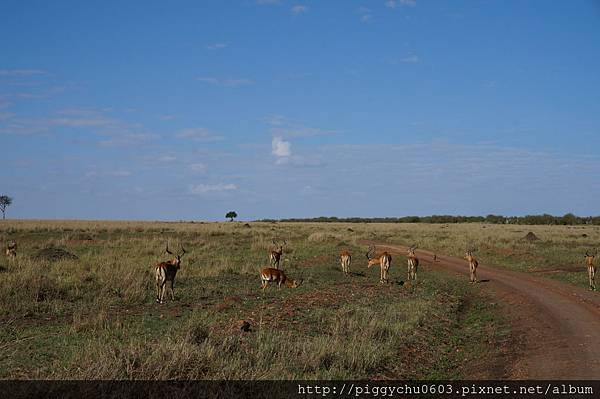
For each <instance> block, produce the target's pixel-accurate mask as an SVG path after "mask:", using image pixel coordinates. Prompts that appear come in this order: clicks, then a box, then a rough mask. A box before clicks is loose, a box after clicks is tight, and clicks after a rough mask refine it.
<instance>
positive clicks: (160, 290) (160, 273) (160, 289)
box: [155, 243, 185, 303]
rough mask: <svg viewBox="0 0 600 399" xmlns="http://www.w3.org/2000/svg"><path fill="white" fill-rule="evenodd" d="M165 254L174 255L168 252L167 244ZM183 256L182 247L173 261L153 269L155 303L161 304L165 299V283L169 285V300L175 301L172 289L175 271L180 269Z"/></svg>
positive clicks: (183, 250) (162, 263) (160, 264)
mask: <svg viewBox="0 0 600 399" xmlns="http://www.w3.org/2000/svg"><path fill="white" fill-rule="evenodd" d="M166 251H167V253H168V254H170V255H175V254H173V252H171V251H169V244H168V243H167V249H166ZM184 254H185V249H184V248H183V245H182V246H181V254H177V255H175V259H172V260H168V261H166V262H160V263H159V264H157V265H156V267H155V277H156V302H158V303H163V299H164V297H165V291H166V290H167V282H170V283H171V299H172V300H175V292H174V291H173V287H174V285H175V276H176V275H177V271H178V270H179V268H180V267H181V257H182V256H183V255H184Z"/></svg>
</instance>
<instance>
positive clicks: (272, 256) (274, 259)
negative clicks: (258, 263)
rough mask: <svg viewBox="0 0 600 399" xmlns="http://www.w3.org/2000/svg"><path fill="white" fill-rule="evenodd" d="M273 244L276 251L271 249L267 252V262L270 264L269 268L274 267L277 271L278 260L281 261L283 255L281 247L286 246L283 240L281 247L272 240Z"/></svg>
mask: <svg viewBox="0 0 600 399" xmlns="http://www.w3.org/2000/svg"><path fill="white" fill-rule="evenodd" d="M273 244H274V245H275V247H278V248H276V249H272V250H271V251H270V252H269V261H270V262H271V266H275V268H276V269H279V260H280V259H281V255H282V254H283V247H284V246H285V245H286V242H285V240H283V245H279V246H278V245H277V243H276V242H275V239H273Z"/></svg>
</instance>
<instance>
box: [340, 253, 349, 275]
mask: <svg viewBox="0 0 600 399" xmlns="http://www.w3.org/2000/svg"><path fill="white" fill-rule="evenodd" d="M351 262H352V255H351V254H350V252H348V251H346V250H344V251H342V252H340V264H341V265H342V271H343V272H344V273H345V274H350V263H351Z"/></svg>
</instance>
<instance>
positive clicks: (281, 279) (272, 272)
mask: <svg viewBox="0 0 600 399" xmlns="http://www.w3.org/2000/svg"><path fill="white" fill-rule="evenodd" d="M302 281H303V280H302V279H300V280H291V279H288V277H287V276H286V275H285V273H284V272H283V270H279V269H273V268H272V267H265V268H264V269H262V270H261V272H260V282H261V286H262V289H263V290H264V289H265V288H267V286H268V285H269V284H270V283H276V284H277V288H278V289H281V285H282V284H284V285H285V286H286V287H288V288H297V287H300V285H301V284H302Z"/></svg>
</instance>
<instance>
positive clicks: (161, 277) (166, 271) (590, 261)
mask: <svg viewBox="0 0 600 399" xmlns="http://www.w3.org/2000/svg"><path fill="white" fill-rule="evenodd" d="M286 244H287V243H286V241H285V240H284V241H283V244H278V243H277V242H276V241H275V239H273V245H274V246H275V247H274V249H271V250H270V251H269V262H270V266H271V267H266V268H264V269H262V270H261V272H260V281H261V287H262V289H263V290H264V289H265V288H267V287H268V286H269V284H271V283H273V284H277V287H278V288H281V286H282V285H285V286H286V287H289V288H296V287H299V286H300V285H301V284H302V281H303V280H302V279H299V280H293V279H290V278H288V276H287V275H286V274H285V272H284V271H283V270H280V269H279V265H280V262H281V257H282V255H283V250H284V248H285V246H286ZM416 249H417V246H416V245H411V246H410V247H409V248H408V251H407V254H406V257H407V260H408V281H410V282H416V280H417V268H418V266H419V258H417V256H416V254H415V250H416ZM165 251H166V253H167V254H169V255H172V256H174V258H173V259H170V260H167V261H164V262H160V263H158V264H157V265H156V266H155V267H154V277H155V281H156V302H158V303H163V302H164V297H165V292H166V290H167V283H170V284H169V285H170V288H171V299H172V300H174V299H175V293H174V290H173V288H174V286H175V276H176V275H177V271H179V269H180V268H181V258H182V257H183V255H185V252H186V251H185V249H184V248H183V246H181V253H177V254H174V253H173V252H171V251H170V250H169V244H168V243H167V247H166V249H165ZM473 252H475V250H474V249H467V252H466V253H465V259H466V260H467V262H468V265H469V282H470V283H477V281H478V280H477V266H478V265H479V262H477V259H475V257H474V256H473ZM5 253H6V256H7V257H8V258H9V259H10V260H14V259H16V257H17V243H16V242H14V241H11V242H9V243H8V244H7V246H6V252H5ZM596 255H597V254H596V253H593V254H590V253H588V252H587V251H586V253H585V263H586V265H587V270H588V278H589V288H590V290H592V291H595V290H596V283H595V276H596V266H595V265H594V258H595V257H596ZM366 257H367V268H371V266H376V265H379V282H380V283H388V282H389V269H390V265H391V263H392V256H391V255H390V254H389V253H388V252H387V251H384V252H382V253H380V254H379V255H377V256H375V246H373V245H371V246H369V249H368V250H367V253H366ZM432 259H433V261H434V262H437V255H435V254H434V255H433V258H432ZM339 260H340V265H341V267H342V272H343V273H344V274H345V275H349V274H350V264H351V262H352V255H351V254H350V252H348V251H347V250H343V251H342V252H341V253H340V255H339Z"/></svg>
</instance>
